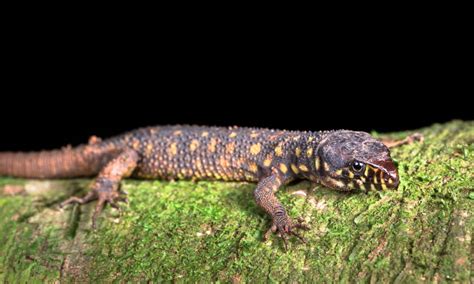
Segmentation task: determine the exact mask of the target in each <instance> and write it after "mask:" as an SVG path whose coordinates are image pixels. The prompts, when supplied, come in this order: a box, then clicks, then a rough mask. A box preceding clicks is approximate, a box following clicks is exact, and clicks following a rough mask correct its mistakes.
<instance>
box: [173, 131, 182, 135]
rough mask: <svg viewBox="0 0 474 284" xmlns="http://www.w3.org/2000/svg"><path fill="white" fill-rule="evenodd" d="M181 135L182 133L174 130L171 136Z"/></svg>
mask: <svg viewBox="0 0 474 284" xmlns="http://www.w3.org/2000/svg"><path fill="white" fill-rule="evenodd" d="M181 133H183V131H181V130H176V131H175V132H173V135H175V136H178V135H181Z"/></svg>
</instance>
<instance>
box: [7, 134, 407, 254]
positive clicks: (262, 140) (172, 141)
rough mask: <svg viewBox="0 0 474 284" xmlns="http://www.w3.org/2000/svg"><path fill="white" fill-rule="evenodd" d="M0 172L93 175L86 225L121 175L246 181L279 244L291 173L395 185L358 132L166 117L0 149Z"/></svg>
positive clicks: (382, 157) (390, 168)
mask: <svg viewBox="0 0 474 284" xmlns="http://www.w3.org/2000/svg"><path fill="white" fill-rule="evenodd" d="M0 176H12V177H20V178H41V179H43V178H74V177H93V176H96V178H95V180H94V181H93V183H92V185H91V190H90V191H89V192H88V193H87V194H86V195H85V196H84V197H76V196H73V197H70V198H68V199H66V200H65V201H64V202H62V203H61V204H60V206H61V207H63V206H66V205H68V204H74V203H78V204H85V203H88V202H91V201H93V200H97V203H96V206H95V210H94V213H93V216H92V227H93V228H95V227H96V219H97V217H98V216H99V214H100V213H101V211H102V210H103V208H104V206H105V205H106V204H109V205H110V206H112V207H115V208H118V201H123V200H124V198H123V195H122V194H121V191H120V182H121V180H122V179H124V178H128V177H131V178H138V179H165V180H174V179H193V180H224V181H247V182H255V183H257V186H256V189H255V190H254V199H255V202H256V203H257V205H258V206H259V207H260V208H262V209H263V210H264V211H265V212H266V213H267V214H268V215H269V216H270V217H271V220H272V221H271V225H270V228H269V229H268V230H267V231H266V233H265V234H264V240H266V239H268V237H269V236H270V235H271V234H272V233H276V234H277V236H278V237H280V238H281V239H282V240H283V242H284V246H285V249H287V240H288V238H289V237H290V236H295V237H297V238H298V239H300V240H301V241H302V242H305V239H304V238H303V237H302V236H301V235H300V234H299V233H297V232H296V231H297V230H298V229H304V230H307V229H309V227H308V226H307V225H305V224H304V223H303V222H302V220H301V218H299V219H297V220H296V221H294V220H292V219H291V218H290V217H289V215H288V213H287V211H286V209H285V207H284V206H283V205H282V204H281V203H280V201H279V200H278V198H277V197H276V195H275V193H276V191H277V190H278V189H279V188H280V187H282V186H283V185H285V184H288V183H290V182H292V181H294V180H301V179H305V180H309V181H311V182H314V183H319V184H322V185H324V186H326V187H329V188H333V189H336V190H342V191H358V190H359V191H369V190H386V189H396V188H397V187H398V185H399V176H398V172H397V168H396V166H395V163H394V161H393V160H392V158H391V156H390V150H389V148H388V147H387V146H385V145H384V144H383V143H382V142H381V141H379V140H377V139H375V138H373V137H372V136H371V135H370V134H368V133H366V132H359V131H350V130H336V131H320V132H312V131H285V130H273V129H264V128H247V127H206V126H193V125H170V126H157V127H145V128H140V129H137V130H134V131H130V132H127V133H124V134H121V135H118V136H115V137H111V138H108V139H104V140H101V139H100V138H97V137H95V136H92V137H91V138H90V139H89V143H87V144H82V145H79V146H76V147H70V146H69V147H65V148H62V149H57V150H49V151H41V152H0Z"/></svg>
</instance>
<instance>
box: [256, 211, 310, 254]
mask: <svg viewBox="0 0 474 284" xmlns="http://www.w3.org/2000/svg"><path fill="white" fill-rule="evenodd" d="M296 229H302V230H309V226H308V225H306V224H304V223H303V219H302V218H298V219H297V223H293V222H291V220H290V219H289V218H288V217H286V218H283V219H279V220H274V221H273V224H272V225H271V226H270V228H269V229H268V230H267V232H266V233H265V235H264V236H263V240H264V241H266V240H268V238H269V237H270V234H272V233H277V236H278V237H280V238H281V239H282V240H283V244H284V246H285V250H286V251H288V236H291V235H293V236H295V237H297V238H298V239H299V240H300V241H301V242H302V243H306V240H305V239H304V238H303V237H302V236H301V235H299V234H298V233H296V232H295V230H296Z"/></svg>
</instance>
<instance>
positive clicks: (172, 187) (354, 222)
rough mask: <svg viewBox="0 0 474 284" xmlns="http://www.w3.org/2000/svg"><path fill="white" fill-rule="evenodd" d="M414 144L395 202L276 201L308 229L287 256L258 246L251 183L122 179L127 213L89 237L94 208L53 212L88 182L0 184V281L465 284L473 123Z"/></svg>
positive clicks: (293, 189) (294, 192) (358, 197)
mask: <svg viewBox="0 0 474 284" xmlns="http://www.w3.org/2000/svg"><path fill="white" fill-rule="evenodd" d="M417 132H421V133H422V134H423V135H424V138H425V139H424V142H423V143H413V144H410V145H403V146H400V147H398V148H395V149H393V150H392V156H393V157H394V158H395V159H396V161H397V162H398V168H399V173H400V177H401V184H400V187H399V189H398V190H396V191H386V192H370V193H369V194H364V193H342V192H336V191H333V190H330V189H327V188H323V187H321V186H317V187H315V186H314V185H311V184H310V183H308V182H301V183H298V184H295V185H291V186H288V187H287V188H285V189H283V190H281V191H280V192H278V193H277V194H278V196H279V198H280V199H281V201H282V203H283V204H285V206H286V208H287V209H288V211H289V214H290V215H291V216H292V217H294V218H296V217H298V216H301V217H303V218H304V219H305V220H306V222H307V223H308V224H309V225H310V226H311V229H310V230H309V231H306V232H303V235H304V237H305V238H306V239H307V241H308V243H307V244H303V243H300V242H299V241H298V240H297V239H295V238H292V239H291V240H290V249H289V251H288V252H285V251H284V249H283V246H282V243H281V240H279V239H278V238H277V237H276V236H272V237H271V238H270V240H269V241H267V242H262V236H263V233H264V232H265V230H266V229H267V228H268V226H269V225H270V220H269V219H268V218H267V217H266V216H265V214H264V213H263V212H262V211H261V210H260V209H259V208H258V207H257V206H256V205H255V202H254V201H253V195H252V191H253V189H254V188H255V185H254V184H249V183H224V182H196V183H195V182H191V181H177V182H164V181H134V180H127V181H125V182H124V183H123V186H122V188H123V189H124V190H126V191H127V192H129V194H128V199H129V203H128V204H126V205H122V210H121V211H117V210H115V209H111V208H110V207H108V208H107V209H106V210H105V212H104V213H103V214H102V216H101V217H100V219H99V220H98V221H99V228H98V229H97V230H96V231H92V230H91V228H90V226H91V214H92V211H93V209H94V205H95V204H94V203H91V204H88V205H85V206H82V207H78V206H71V207H68V208H65V209H59V208H58V204H59V203H60V202H61V201H63V200H65V199H66V198H67V197H69V196H70V195H73V194H74V195H77V194H81V193H82V194H83V193H84V192H85V188H87V186H88V184H89V182H90V181H89V180H62V181H32V180H20V179H11V178H0V282H27V281H30V280H32V279H35V280H39V281H44V282H56V281H58V280H59V281H67V282H69V281H77V282H82V281H94V282H96V281H100V282H102V281H107V282H110V281H113V280H120V281H147V280H153V281H156V282H160V281H164V280H175V281H180V282H181V281H182V282H195V281H199V282H208V281H225V282H234V283H239V282H253V281H258V282H264V281H284V282H340V281H342V282H355V281H357V282H359V281H361V282H424V281H426V282H432V281H433V282H445V281H449V280H454V281H457V282H465V283H468V282H472V281H473V274H472V271H473V255H474V246H473V244H472V231H473V229H474V219H473V213H474V176H473V168H474V122H462V121H453V122H450V123H446V124H442V125H440V124H436V125H433V126H431V127H428V128H424V129H420V130H417ZM410 133H411V132H404V133H392V134H387V135H379V136H380V137H393V138H401V137H403V136H405V135H408V134H410ZM374 135H377V134H376V133H374Z"/></svg>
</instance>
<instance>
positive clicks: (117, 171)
mask: <svg viewBox="0 0 474 284" xmlns="http://www.w3.org/2000/svg"><path fill="white" fill-rule="evenodd" d="M138 158H139V157H138V154H137V153H136V152H135V151H133V150H131V149H124V150H123V151H122V152H120V153H119V154H118V155H117V156H116V157H115V158H114V159H112V160H111V161H110V162H109V163H107V165H106V166H105V167H104V168H103V169H102V170H101V171H100V173H99V175H98V176H97V178H96V179H95V181H94V183H93V185H92V188H91V191H90V192H89V193H88V194H87V195H86V196H84V197H83V198H79V197H71V198H69V199H67V200H66V201H64V202H62V203H61V205H60V206H61V207H63V206H65V205H67V204H71V203H79V204H86V203H88V202H90V201H93V200H96V199H97V205H96V207H95V211H94V215H93V216H92V227H93V228H95V227H96V220H97V217H98V216H99V214H100V212H101V211H102V209H103V208H104V205H105V204H106V203H109V204H110V205H111V206H112V207H115V208H117V207H118V205H117V200H118V199H119V198H120V194H119V187H120V181H121V180H122V179H123V178H126V177H128V176H130V175H131V174H132V172H133V170H134V169H135V167H136V166H137V161H138Z"/></svg>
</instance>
